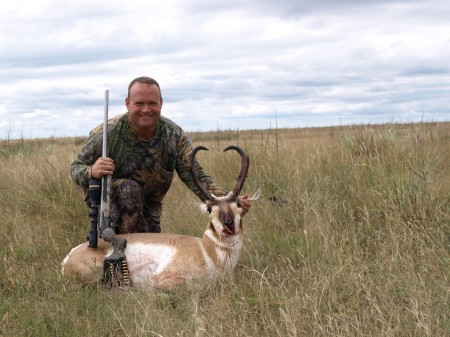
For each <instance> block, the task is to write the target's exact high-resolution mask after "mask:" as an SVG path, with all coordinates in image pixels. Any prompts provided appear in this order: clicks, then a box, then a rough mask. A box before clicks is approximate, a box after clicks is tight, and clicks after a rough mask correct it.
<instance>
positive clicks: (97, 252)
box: [62, 146, 259, 290]
mask: <svg viewBox="0 0 450 337" xmlns="http://www.w3.org/2000/svg"><path fill="white" fill-rule="evenodd" d="M230 149H233V150H235V151H237V152H238V153H239V154H240V156H241V170H240V173H239V176H238V178H237V179H236V184H235V186H234V188H233V190H232V191H231V192H229V193H228V195H226V196H222V197H217V196H215V195H214V194H211V193H210V192H209V191H208V190H207V189H206V188H205V187H204V186H203V184H202V182H201V179H200V178H199V177H198V176H197V174H196V173H195V170H193V169H192V171H191V173H192V176H193V181H194V183H195V184H196V186H197V187H198V189H199V190H200V191H201V193H202V195H203V197H204V199H205V200H206V202H205V203H204V204H202V207H201V208H202V209H203V211H205V212H208V213H209V223H208V225H207V228H206V230H205V232H204V234H203V237H202V238H198V237H193V236H185V235H177V234H164V233H134V234H124V235H120V237H123V238H125V239H126V240H127V245H126V248H125V251H124V253H125V256H126V260H127V263H128V271H129V275H130V278H131V283H132V284H133V286H135V287H138V288H144V289H148V290H151V289H153V288H159V289H172V288H174V287H175V286H177V285H179V284H181V283H183V282H185V281H191V280H211V279H213V278H214V277H215V276H218V275H221V274H223V273H225V272H229V271H232V270H233V269H234V267H235V266H236V264H237V262H238V260H239V256H240V251H241V248H242V232H243V228H242V221H241V212H242V209H241V207H240V205H239V199H238V196H239V193H240V191H241V189H242V187H243V185H244V182H245V179H246V177H247V172H248V166H249V158H248V156H247V155H246V154H245V153H244V152H243V150H242V149H240V148H239V147H236V146H229V147H228V148H226V149H225V151H228V150H230ZM199 150H207V149H206V148H205V147H202V146H199V147H196V148H195V149H194V150H193V151H192V154H191V156H190V164H191V167H192V168H193V167H194V160H195V154H196V153H197V151H199ZM258 197H259V190H258V192H256V193H255V194H254V195H253V196H252V197H251V198H250V199H249V200H257V199H258ZM112 251H113V247H112V246H111V244H110V243H108V242H105V241H103V240H99V242H98V248H96V249H92V248H89V247H88V244H87V243H84V244H81V245H79V246H77V247H75V248H73V249H72V250H71V252H70V253H69V254H68V255H67V256H66V258H65V259H64V261H63V263H62V273H63V275H72V276H76V277H78V278H80V279H81V280H82V281H84V282H96V281H100V279H101V277H102V272H103V261H104V259H105V257H106V256H108V255H109V254H111V252H112Z"/></svg>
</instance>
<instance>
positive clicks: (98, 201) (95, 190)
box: [88, 90, 131, 287]
mask: <svg viewBox="0 0 450 337" xmlns="http://www.w3.org/2000/svg"><path fill="white" fill-rule="evenodd" d="M108 101H109V90H105V117H104V123H103V144H102V157H106V156H107V150H106V145H107V143H108ZM111 180H112V177H111V176H110V175H108V176H103V177H102V179H101V181H100V180H99V179H91V180H89V196H90V199H91V211H90V213H89V215H90V217H91V230H90V232H89V237H88V240H89V244H88V247H90V248H97V243H98V238H99V237H100V238H102V239H103V240H104V241H106V242H110V243H111V245H112V246H113V248H114V250H113V252H112V253H111V255H109V256H107V257H106V258H105V260H104V261H103V280H102V281H103V283H104V284H105V285H106V286H109V287H114V286H123V285H125V286H129V285H131V279H130V275H129V272H128V264H127V260H126V257H125V254H124V250H125V248H126V247H127V240H125V239H124V238H121V237H119V236H117V235H116V232H115V231H114V229H112V228H111V227H110V221H109V216H110V212H111V207H110V190H111ZM99 209H100V212H99Z"/></svg>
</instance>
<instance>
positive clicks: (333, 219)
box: [0, 123, 450, 336]
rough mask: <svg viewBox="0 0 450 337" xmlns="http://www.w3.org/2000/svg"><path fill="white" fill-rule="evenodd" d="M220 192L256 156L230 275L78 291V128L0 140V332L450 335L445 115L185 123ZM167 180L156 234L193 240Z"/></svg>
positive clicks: (184, 204) (185, 211)
mask: <svg viewBox="0 0 450 337" xmlns="http://www.w3.org/2000/svg"><path fill="white" fill-rule="evenodd" d="M191 137H192V140H193V143H194V144H195V145H205V146H207V147H208V148H209V149H210V151H209V152H201V153H199V158H200V160H201V162H202V164H203V166H205V168H206V169H207V171H208V172H209V173H210V174H211V175H213V176H214V177H215V178H216V180H217V181H218V182H219V183H220V184H221V185H223V186H224V187H225V188H227V189H229V188H231V187H232V186H233V183H234V180H235V178H236V176H237V173H238V170H239V158H238V156H237V155H236V154H235V153H232V152H231V153H225V154H223V153H222V150H223V149H224V148H225V147H226V146H228V145H231V144H233V145H239V146H241V147H242V148H244V149H245V151H246V152H247V153H248V154H249V156H250V160H251V165H250V172H249V177H248V179H247V182H246V186H245V191H244V192H246V193H252V192H253V191H254V190H256V188H257V187H261V188H262V191H263V196H262V198H261V199H260V200H259V201H258V202H256V203H254V204H253V207H252V209H251V212H250V213H249V214H248V215H247V216H246V217H245V219H244V226H245V235H244V251H243V254H242V258H241V261H240V264H239V265H238V267H237V268H236V270H235V273H234V277H230V278H226V279H225V280H217V282H214V283H213V284H211V285H207V286H202V285H185V286H183V287H181V288H180V289H178V290H177V291H174V292H156V293H153V294H148V293H143V292H141V291H138V290H136V289H130V290H120V289H116V290H106V289H103V288H102V287H101V286H89V287H86V286H83V285H81V284H77V283H76V282H74V281H73V280H68V279H64V278H62V277H61V276H60V274H59V269H60V264H61V261H62V259H63V258H64V256H65V254H67V253H68V252H69V250H70V249H71V248H72V247H74V246H75V245H77V244H79V243H81V242H83V241H84V240H85V237H86V236H87V234H88V231H89V217H88V209H87V207H86V206H85V205H84V202H83V200H82V197H81V193H80V191H79V189H78V188H77V187H76V186H74V184H73V183H72V182H71V180H70V178H69V175H68V171H69V164H70V162H71V161H72V159H73V158H74V157H75V156H76V154H77V153H78V151H79V150H80V147H81V145H80V139H68V138H67V139H49V140H39V141H36V140H19V141H18V143H16V144H12V143H11V141H3V142H1V143H0V209H1V211H2V214H1V216H0V252H1V255H0V256H1V258H2V261H1V264H0V275H1V277H0V291H1V299H0V335H1V336H81V335H83V336H450V334H449V332H448V331H449V330H448V328H449V323H450V322H449V318H448V316H449V309H448V308H449V307H448V304H449V297H448V295H449V282H448V281H449V280H448V266H449V237H450V236H449V234H450V233H449V227H450V226H449V225H450V172H449V169H448V166H449V163H450V124H449V123H434V124H413V125H406V124H405V125H395V124H393V125H367V126H353V127H336V128H317V129H314V128H313V129H283V130H253V131H236V132H234V131H233V132H232V131H223V134H221V132H219V131H216V132H211V133H195V134H191ZM196 202H197V200H196V199H195V197H194V196H193V194H192V193H190V192H189V191H188V190H187V188H186V187H185V186H184V185H183V184H182V183H181V182H180V181H179V180H175V181H174V183H173V186H172V188H171V190H170V192H169V194H168V196H167V198H166V200H165V207H164V213H163V219H162V228H163V231H164V232H173V233H183V234H190V235H202V232H203V231H204V228H205V225H206V219H205V218H204V217H203V216H202V215H200V214H199V212H198V211H197V209H196V207H195V204H196Z"/></svg>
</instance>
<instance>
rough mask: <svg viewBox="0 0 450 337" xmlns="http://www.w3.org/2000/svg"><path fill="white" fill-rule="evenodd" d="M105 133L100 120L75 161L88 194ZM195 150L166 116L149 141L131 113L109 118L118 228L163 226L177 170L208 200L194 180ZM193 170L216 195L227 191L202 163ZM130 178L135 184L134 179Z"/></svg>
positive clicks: (114, 215) (74, 173) (77, 180)
mask: <svg viewBox="0 0 450 337" xmlns="http://www.w3.org/2000/svg"><path fill="white" fill-rule="evenodd" d="M102 138H103V125H100V126H98V127H97V128H95V129H94V130H92V131H91V132H90V134H89V137H88V139H87V140H86V144H85V146H84V147H83V149H82V150H81V153H80V154H79V155H78V157H77V159H75V160H74V161H73V162H72V164H71V170H70V173H71V176H72V179H73V180H74V182H75V183H76V184H78V185H80V186H81V187H83V188H84V190H85V196H86V199H87V189H88V185H89V179H90V176H89V168H90V166H92V165H93V164H94V163H95V161H96V160H97V158H99V157H101V155H102V141H103V140H102ZM191 152H192V145H191V142H190V140H189V138H188V137H187V136H186V135H185V133H184V131H183V130H182V129H181V128H180V127H179V126H178V125H177V124H175V123H174V122H172V121H171V120H170V119H168V118H166V117H163V116H161V118H160V120H159V121H158V122H157V125H156V132H155V135H154V137H153V138H152V139H151V140H149V141H144V140H141V139H139V138H138V137H137V135H136V134H135V133H134V131H133V129H132V128H131V125H130V123H129V121H128V113H126V114H123V115H119V116H116V117H114V118H112V119H110V120H109V121H108V144H107V156H108V157H110V158H112V159H113V160H114V166H115V170H114V174H113V176H112V179H113V183H112V189H111V208H112V214H111V216H112V218H113V219H112V220H113V221H114V222H115V223H116V225H117V226H119V227H120V229H119V232H121V233H122V232H136V231H149V230H151V231H158V230H159V221H160V217H161V211H162V202H163V199H164V197H165V195H166V193H167V191H168V190H169V188H170V185H171V184H172V180H173V175H174V172H175V171H176V172H177V174H178V176H179V177H180V179H181V180H182V181H183V182H184V183H185V184H186V186H187V187H188V188H189V189H190V190H192V191H193V192H194V193H195V194H196V195H197V196H198V197H199V198H200V199H201V200H203V201H204V199H203V197H202V195H201V193H200V192H199V191H198V189H197V188H196V187H195V185H194V183H193V181H192V177H191V173H190V164H189V155H190V153H191ZM195 170H196V172H197V173H198V176H199V177H200V178H201V179H202V181H203V184H204V185H205V187H206V188H207V189H208V190H209V191H210V192H211V193H213V194H215V195H218V196H219V195H225V194H226V192H225V191H224V190H223V189H222V187H220V186H219V185H218V184H217V183H216V182H215V181H214V180H213V179H212V178H211V177H210V176H208V175H207V174H206V173H205V171H204V169H203V168H202V167H201V166H200V165H199V164H198V162H196V164H195ZM127 180H128V181H132V182H136V183H137V184H130V183H129V182H127ZM87 202H88V204H89V201H88V200H87Z"/></svg>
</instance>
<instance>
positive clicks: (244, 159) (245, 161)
mask: <svg viewBox="0 0 450 337" xmlns="http://www.w3.org/2000/svg"><path fill="white" fill-rule="evenodd" d="M228 150H235V151H237V152H238V153H239V154H240V156H241V172H240V173H239V176H238V178H237V179H236V184H235V186H234V188H233V194H232V195H231V198H232V199H234V198H237V196H238V195H239V193H241V189H242V187H243V186H244V182H245V179H246V178H247V173H248V167H249V165H250V158H249V157H248V156H247V155H246V154H245V153H244V151H243V150H242V149H241V148H240V147H237V146H233V145H232V146H228V147H227V148H226V149H225V150H224V151H223V152H225V151H228Z"/></svg>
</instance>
